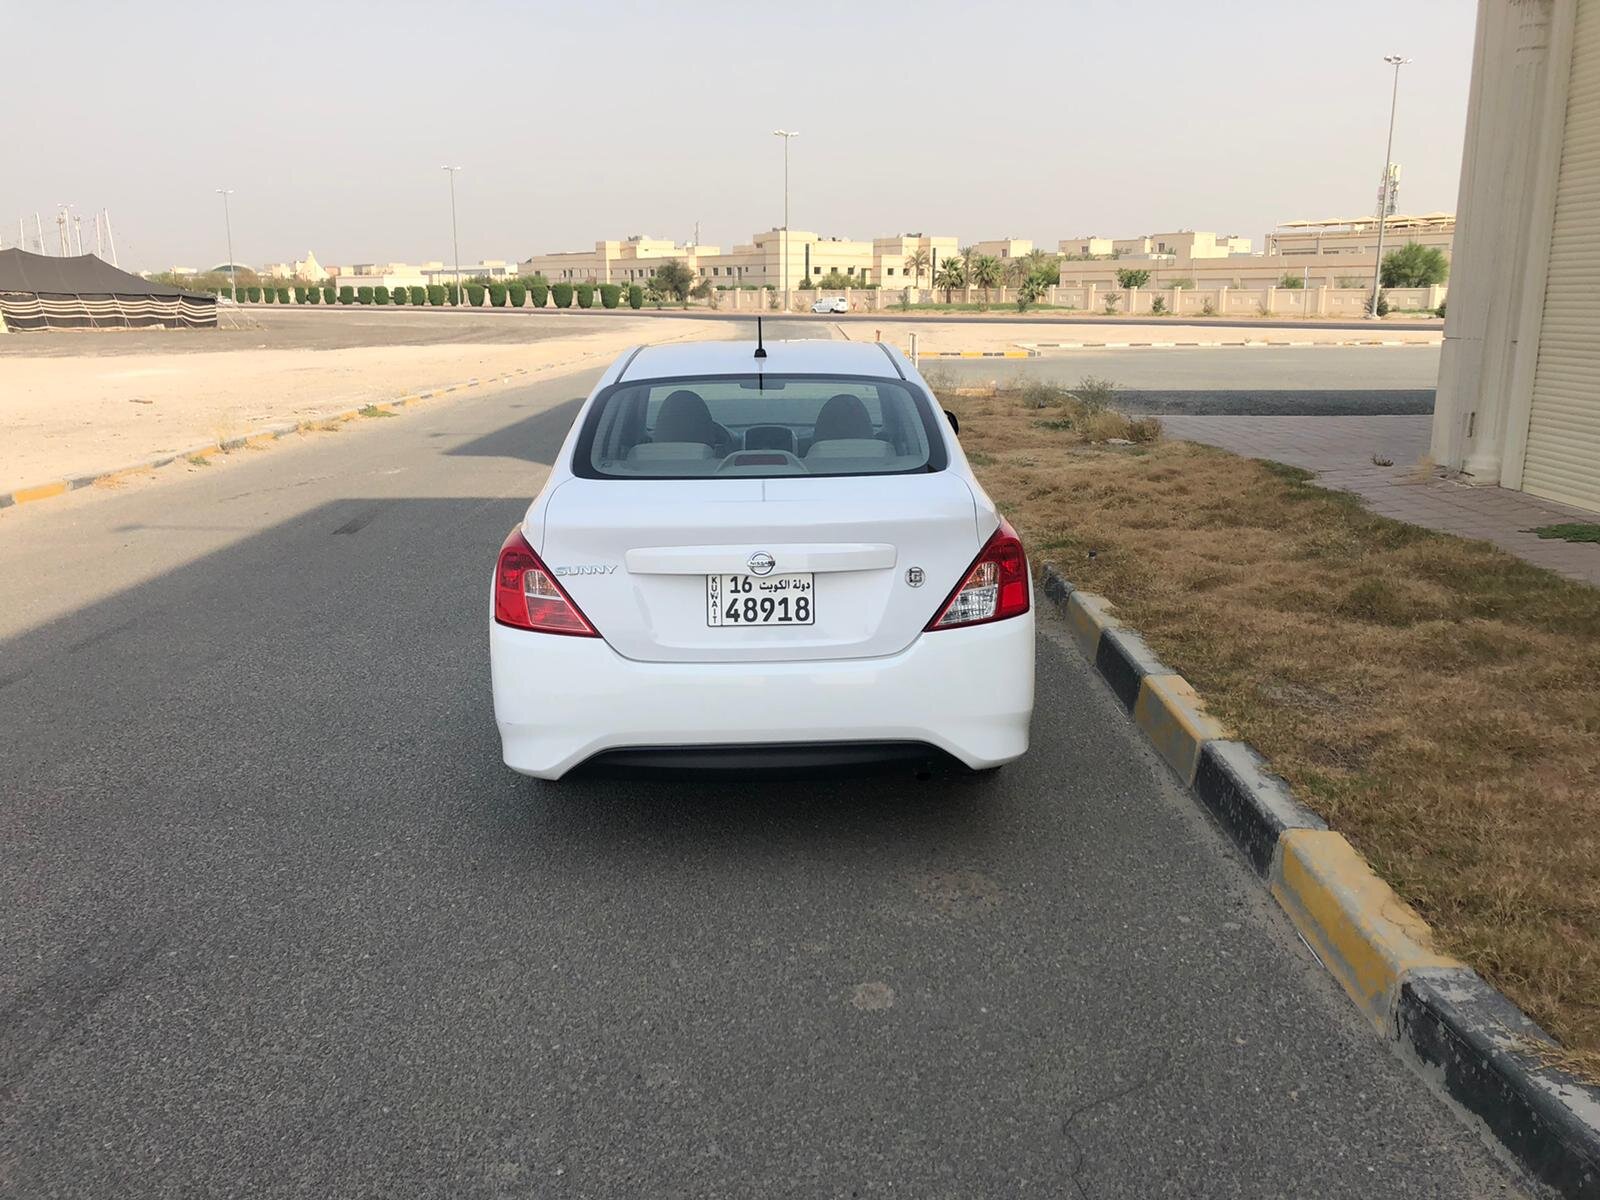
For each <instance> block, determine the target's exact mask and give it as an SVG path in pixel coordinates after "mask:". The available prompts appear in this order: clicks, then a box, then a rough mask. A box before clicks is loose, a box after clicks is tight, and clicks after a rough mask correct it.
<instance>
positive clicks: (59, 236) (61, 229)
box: [56, 204, 71, 258]
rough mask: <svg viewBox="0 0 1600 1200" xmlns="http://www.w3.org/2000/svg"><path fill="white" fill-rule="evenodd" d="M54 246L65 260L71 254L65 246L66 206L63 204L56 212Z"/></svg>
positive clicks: (69, 249)
mask: <svg viewBox="0 0 1600 1200" xmlns="http://www.w3.org/2000/svg"><path fill="white" fill-rule="evenodd" d="M56 246H57V248H58V249H59V250H60V251H61V257H62V258H66V257H67V255H68V254H69V253H70V252H71V248H70V247H69V246H68V245H67V206H66V205H65V204H63V205H62V206H61V207H60V209H58V210H57V211H56Z"/></svg>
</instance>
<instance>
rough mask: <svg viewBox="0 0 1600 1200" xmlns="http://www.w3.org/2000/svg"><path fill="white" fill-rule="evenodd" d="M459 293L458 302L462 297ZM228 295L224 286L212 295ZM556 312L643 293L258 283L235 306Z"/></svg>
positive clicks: (529, 286)
mask: <svg viewBox="0 0 1600 1200" xmlns="http://www.w3.org/2000/svg"><path fill="white" fill-rule="evenodd" d="M463 292H464V293H465V296H464V297H463V295H462V293H463ZM217 294H218V295H221V296H226V295H228V294H229V289H228V288H226V287H224V288H223V289H222V290H221V291H220V292H218V293H217ZM552 294H553V297H554V301H555V306H556V307H557V308H571V307H572V302H573V300H574V299H576V300H577V302H578V307H579V308H593V307H594V302H595V297H596V295H598V296H599V298H600V304H601V306H602V307H604V308H616V307H618V306H619V305H620V304H621V303H622V300H623V297H624V296H626V297H627V301H628V305H629V307H631V308H641V307H643V305H644V289H643V288H642V287H639V286H638V285H637V284H635V285H632V286H630V287H628V288H627V289H626V290H624V288H623V287H622V286H621V285H620V284H615V283H602V284H593V283H579V284H571V283H557V284H550V283H547V282H545V281H544V280H543V279H542V277H540V276H531V277H519V278H518V279H517V280H515V281H507V282H505V283H500V282H494V283H489V284H482V283H463V284H462V285H461V287H460V289H459V290H458V289H457V286H456V285H455V284H454V283H449V284H441V283H430V284H428V285H427V286H425V287H423V286H416V287H393V288H390V287H385V286H384V285H382V284H376V285H373V286H370V287H369V286H367V285H365V284H363V285H361V286H359V287H356V286H353V285H351V284H324V285H321V286H319V285H316V284H295V285H293V286H292V287H290V286H285V287H274V286H268V285H263V284H259V283H256V284H251V285H249V286H244V285H240V287H239V302H240V303H241V304H244V303H249V304H377V305H384V304H409V305H412V306H414V307H419V308H420V307H423V306H431V307H434V308H439V307H442V306H446V305H455V304H460V303H463V301H464V302H465V303H467V304H469V305H472V306H474V307H481V306H482V305H483V303H484V300H485V298H487V300H488V303H489V304H490V305H491V306H492V307H494V308H505V307H507V305H509V306H510V307H512V308H522V307H523V306H524V305H525V304H527V303H530V302H531V303H532V305H533V307H534V308H544V307H546V306H547V305H548V304H549V303H550V302H551V299H552Z"/></svg>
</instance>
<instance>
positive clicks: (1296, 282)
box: [1278, 271, 1306, 291]
mask: <svg viewBox="0 0 1600 1200" xmlns="http://www.w3.org/2000/svg"><path fill="white" fill-rule="evenodd" d="M1278 286H1279V287H1281V288H1288V289H1289V290H1290V291H1293V290H1294V289H1296V288H1303V287H1305V286H1306V277H1305V276H1304V275H1296V274H1295V273H1294V272H1293V271H1285V272H1284V273H1283V278H1282V279H1280V280H1278Z"/></svg>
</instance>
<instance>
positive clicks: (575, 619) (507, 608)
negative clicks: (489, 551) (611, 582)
mask: <svg viewBox="0 0 1600 1200" xmlns="http://www.w3.org/2000/svg"><path fill="white" fill-rule="evenodd" d="M494 619H495V620H496V621H499V622H500V624H502V625H510V626H511V627H512V628H513V629H531V630H533V632H535V633H564V634H567V635H568V636H569V637H599V636H600V635H599V634H598V633H596V632H595V628H594V626H593V625H591V624H589V619H588V618H587V617H585V616H584V615H583V613H582V612H580V611H579V609H578V606H577V605H576V604H574V603H573V602H572V597H571V596H569V595H567V593H566V592H565V591H563V590H562V587H561V585H560V584H559V583H557V582H556V581H555V577H554V576H553V575H551V574H550V572H549V571H548V570H546V569H545V565H544V564H543V563H542V562H540V561H539V556H538V555H537V554H535V553H534V552H533V547H532V546H530V545H528V541H527V539H526V538H524V537H523V536H522V530H521V529H513V530H512V531H511V532H510V533H509V534H507V535H506V540H505V544H504V545H503V546H501V547H500V561H499V562H497V563H496V564H495V568H494Z"/></svg>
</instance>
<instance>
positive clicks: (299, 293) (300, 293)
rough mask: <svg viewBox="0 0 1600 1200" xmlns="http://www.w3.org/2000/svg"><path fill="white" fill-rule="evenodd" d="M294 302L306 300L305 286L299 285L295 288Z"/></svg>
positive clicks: (300, 302) (302, 302)
mask: <svg viewBox="0 0 1600 1200" xmlns="http://www.w3.org/2000/svg"><path fill="white" fill-rule="evenodd" d="M294 302H295V303H296V304H304V303H305V302H306V290H305V288H303V287H298V286H297V287H296V288H295V289H294Z"/></svg>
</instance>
